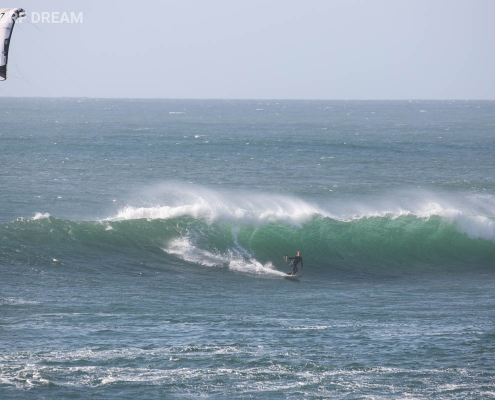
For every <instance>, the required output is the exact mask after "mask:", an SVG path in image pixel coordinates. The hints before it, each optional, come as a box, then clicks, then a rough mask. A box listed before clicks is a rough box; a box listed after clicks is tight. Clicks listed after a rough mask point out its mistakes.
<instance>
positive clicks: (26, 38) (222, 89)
mask: <svg viewBox="0 0 495 400" xmlns="http://www.w3.org/2000/svg"><path fill="white" fill-rule="evenodd" d="M12 1H13V0H9V2H8V3H4V2H5V0H0V8H2V7H22V8H24V9H25V10H26V12H27V17H26V18H25V19H24V20H23V21H21V22H18V23H17V24H16V26H15V29H14V32H13V35H12V41H11V46H10V53H9V65H8V80H7V81H5V82H0V96H2V97H5V96H16V97H25V96H27V97H97V98H169V99H370V100H372V99H379V100H382V99H391V100H393V99H491V100H495V52H494V51H493V48H494V44H493V41H494V39H495V23H493V18H494V16H495V0H160V1H158V0H155V1H151V0H141V1H139V2H136V1H130V0H119V1H117V0H98V1H93V0H84V1H81V0H71V1H70V2H69V1H66V0H47V1H40V0H15V2H16V3H14V4H13V3H12ZM64 13H65V16H66V17H65V20H64ZM71 13H72V15H73V16H74V17H73V20H72V23H68V22H67V19H68V20H69V21H70V18H71ZM43 16H44V20H43Z"/></svg>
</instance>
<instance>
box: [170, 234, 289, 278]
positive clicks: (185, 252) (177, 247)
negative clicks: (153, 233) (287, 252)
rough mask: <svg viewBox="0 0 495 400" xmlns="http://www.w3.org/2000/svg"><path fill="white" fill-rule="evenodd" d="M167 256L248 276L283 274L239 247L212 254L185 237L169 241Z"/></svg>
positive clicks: (270, 264)
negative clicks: (170, 255) (171, 255)
mask: <svg viewBox="0 0 495 400" xmlns="http://www.w3.org/2000/svg"><path fill="white" fill-rule="evenodd" d="M163 250H164V251H165V252H166V253H168V254H173V255H175V256H177V257H178V258H180V259H182V260H184V261H187V262H190V263H193V264H198V265H203V266H205V267H227V268H229V269H231V270H233V271H236V272H239V273H243V274H249V275H265V276H284V275H285V274H284V273H283V272H280V271H277V270H276V269H274V266H273V264H272V263H271V262H269V263H266V264H262V263H260V262H259V261H257V260H256V259H255V258H254V257H252V256H250V255H249V254H248V252H247V251H246V250H245V249H243V248H240V247H236V248H233V249H230V250H229V251H227V252H226V253H224V254H222V253H219V252H218V253H212V252H210V251H207V250H204V249H201V248H199V247H197V246H195V245H194V244H192V243H191V241H190V239H189V238H187V237H182V238H179V239H174V240H171V241H170V242H169V243H168V245H167V246H166V247H165V248H163Z"/></svg>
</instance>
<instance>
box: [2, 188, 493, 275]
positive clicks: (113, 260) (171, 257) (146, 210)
mask: <svg viewBox="0 0 495 400" xmlns="http://www.w3.org/2000/svg"><path fill="white" fill-rule="evenodd" d="M174 187H175V191H174V195H171V196H169V198H168V199H167V201H166V202H164V201H162V204H163V203H167V204H166V205H153V206H139V207H137V206H130V205H129V206H126V207H123V208H121V209H120V210H119V211H118V212H117V213H116V214H115V215H113V216H111V217H109V218H106V219H102V220H98V221H71V220H63V219H57V218H53V217H51V216H50V215H49V214H36V215H35V216H34V217H33V218H31V219H19V220H17V221H14V222H12V223H10V224H4V225H2V227H1V231H2V232H1V234H2V236H4V237H5V238H7V240H6V241H4V243H3V245H2V253H3V257H4V258H8V259H10V260H11V261H15V262H23V263H34V264H38V263H41V264H43V263H64V262H68V261H69V260H70V261H71V262H76V263H80V264H83V265H88V264H90V265H91V263H92V261H95V262H96V261H98V263H101V260H105V259H107V260H108V262H107V263H106V264H107V265H115V264H119V265H122V266H124V265H130V264H133V263H134V264H135V263H136V262H139V263H141V264H142V263H144V264H147V265H155V263H156V265H162V266H163V265H176V266H180V267H179V268H182V269H184V268H185V266H186V265H191V264H192V265H196V266H201V267H220V268H227V269H229V270H232V271H234V272H239V273H245V274H254V275H261V276H266V277H270V276H277V275H282V274H283V273H284V272H286V271H288V269H289V267H288V266H287V265H285V264H284V263H283V261H282V257H283V255H284V254H285V253H289V255H292V253H295V252H296V251H302V252H303V259H304V262H305V265H306V271H308V272H310V271H311V273H312V274H313V273H315V274H320V275H321V274H327V273H342V272H343V273H350V274H356V273H357V274H359V273H362V272H373V271H376V272H380V273H389V274H409V273H414V272H421V271H437V272H441V271H451V270H453V269H456V270H463V271H470V270H475V269H476V270H477V269H486V268H488V269H493V266H494V265H495V220H494V219H493V218H491V217H488V216H486V215H479V214H473V212H475V211H476V210H478V212H481V211H480V210H481V208H480V206H479V204H480V202H479V199H471V201H470V204H465V206H464V210H461V209H459V208H455V207H453V206H452V204H451V205H449V206H448V207H447V206H445V205H441V204H440V203H438V202H436V201H433V200H432V201H421V202H420V201H419V200H411V196H409V197H408V200H407V202H405V201H402V202H401V201H396V204H395V206H393V207H391V206H390V202H389V207H388V208H386V207H385V206H384V205H383V204H381V205H379V206H378V205H376V206H375V207H371V206H370V205H368V206H367V207H363V206H362V205H356V204H355V205H352V204H350V203H346V204H345V205H341V206H340V211H339V213H337V212H336V210H337V209H339V207H337V206H336V205H333V206H330V207H329V206H327V207H324V206H322V205H318V204H312V203H310V202H308V201H305V200H302V199H299V198H294V197H289V196H282V195H272V194H247V193H240V192H235V193H232V192H221V191H214V190H211V189H207V188H204V187H200V186H181V185H179V184H174ZM161 190H163V191H165V192H170V187H168V186H167V187H162V188H161ZM159 192H160V190H159ZM155 195H156V193H155ZM158 197H160V193H158ZM417 197H418V199H419V198H421V199H424V197H422V196H417ZM486 200H487V199H485V201H483V202H482V204H483V207H484V208H485V211H486V208H487V207H488V205H489V204H488V203H489V201H492V200H491V199H488V202H487V201H486ZM155 201H156V199H155ZM378 203H379V202H378ZM406 203H408V204H406ZM413 204H415V205H413ZM487 204H488V205H487ZM406 206H407V207H406ZM329 209H331V210H333V211H332V212H331V211H329Z"/></svg>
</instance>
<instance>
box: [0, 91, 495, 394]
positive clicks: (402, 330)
mask: <svg viewBox="0 0 495 400" xmlns="http://www.w3.org/2000/svg"><path fill="white" fill-rule="evenodd" d="M0 143H1V152H0V205H1V207H0V239H1V240H0V398H5V399H52V398H70V399H87V398H92V399H112V398H113V399H136V398H181V399H182V398H198V397H206V398H273V399H282V398H283V399H285V398H308V399H313V398H314V399H321V398H331V399H339V398H342V399H344V398H345V399H378V398H414V399H432V398H438V399H440V398H441V399H467V398H472V399H492V398H495V373H494V371H495V296H494V292H495V281H494V280H495V174H494V172H495V157H494V155H495V102H491V101H295V100H293V101H288V100H279V101H276V100H274V101H266V100H264V101H254V100H250V101H248V100H245V101H227V100H133V99H23V98H0ZM296 251H301V252H302V255H303V259H304V268H301V267H300V273H302V278H301V279H300V280H299V281H292V280H288V279H284V275H285V273H286V272H288V271H289V270H290V267H289V266H288V265H287V264H285V263H284V262H283V260H282V258H283V256H284V254H289V256H293V255H295V252H296Z"/></svg>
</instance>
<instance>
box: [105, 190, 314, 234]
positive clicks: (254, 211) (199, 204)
mask: <svg viewBox="0 0 495 400" xmlns="http://www.w3.org/2000/svg"><path fill="white" fill-rule="evenodd" d="M152 195H153V197H158V199H155V200H154V202H155V203H157V202H161V203H168V204H160V205H153V206H144V207H136V206H131V205H128V206H126V207H124V208H122V209H120V210H119V211H118V213H117V215H116V216H114V217H111V218H108V220H110V221H112V220H113V221H119V220H133V219H150V220H153V219H172V218H178V217H183V216H190V217H193V218H195V219H199V218H200V219H204V220H205V221H207V222H208V223H212V222H215V221H218V220H222V221H237V222H240V223H241V224H252V225H262V224H267V223H270V222H284V223H289V224H292V225H296V226H300V225H301V224H302V223H304V222H305V221H308V220H310V219H311V218H312V217H313V216H314V215H315V214H318V213H319V214H322V213H323V211H322V210H321V209H320V208H319V207H317V206H316V205H314V204H311V203H308V202H306V201H304V200H301V199H297V198H294V197H289V196H281V195H273V194H259V193H255V194H253V193H245V192H232V193H229V192H220V191H214V190H210V189H207V188H205V187H202V186H199V185H184V184H165V185H162V186H161V188H158V189H155V190H154V191H152ZM164 199H166V200H164Z"/></svg>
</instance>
